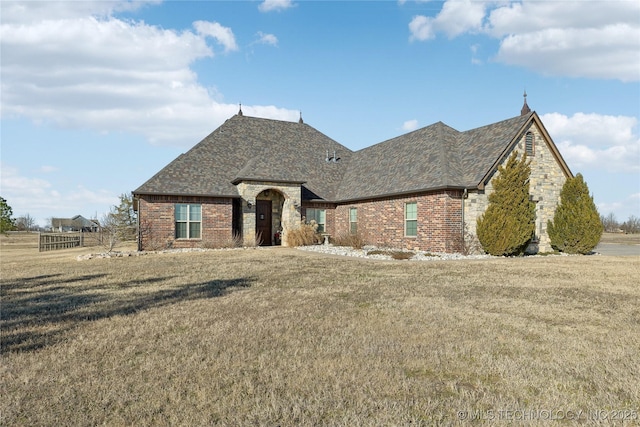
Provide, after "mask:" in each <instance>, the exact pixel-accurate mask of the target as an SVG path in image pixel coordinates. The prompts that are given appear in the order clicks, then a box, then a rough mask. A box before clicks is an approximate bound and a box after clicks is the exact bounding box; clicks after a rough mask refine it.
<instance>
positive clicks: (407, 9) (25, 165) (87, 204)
mask: <svg viewBox="0 0 640 427" xmlns="http://www.w3.org/2000/svg"><path fill="white" fill-rule="evenodd" d="M0 7H1V8H2V9H1V11H0V12H1V37H0V39H1V41H0V43H1V45H0V48H1V51H0V52H1V53H0V54H1V60H2V64H1V65H2V67H1V76H0V77H1V94H0V95H1V107H2V109H1V123H0V124H1V126H2V127H1V137H2V141H1V152H0V161H1V171H2V175H1V180H0V195H1V196H2V197H4V198H5V199H7V201H8V203H9V205H10V206H11V207H12V208H13V213H14V216H16V217H17V216H21V215H25V214H29V215H30V216H31V217H33V218H35V219H36V221H37V222H38V223H39V224H40V225H46V224H47V221H48V219H49V218H51V217H71V216H74V215H77V214H81V215H83V216H85V217H97V218H102V216H103V215H104V214H105V213H106V212H107V211H108V210H109V208H110V207H111V206H112V205H115V204H117V203H118V196H119V195H120V194H122V193H129V192H131V191H132V190H134V189H136V188H137V187H138V186H140V185H141V184H142V183H143V182H144V181H146V180H147V179H148V178H150V177H151V176H153V175H154V174H155V173H156V172H158V171H159V170H160V169H161V168H162V167H164V166H165V165H166V164H167V163H169V162H170V161H171V160H173V159H174V158H175V157H177V156H178V155H179V154H180V153H183V152H185V151H187V150H188V149H189V148H191V147H192V146H193V145H195V144H196V143H197V142H199V141H200V140H201V139H202V138H204V137H205V136H206V135H208V134H209V133H210V132H211V131H213V130H214V129H215V128H217V127H218V126H219V125H221V124H222V123H223V122H224V121H225V120H226V119H228V118H229V117H231V116H232V115H234V114H236V113H237V111H238V104H239V103H242V110H243V112H244V114H245V115H251V116H259V117H267V118H274V119H280V120H291V121H295V120H298V118H299V115H300V113H302V117H303V119H304V121H305V123H307V124H309V125H311V126H313V127H315V128H316V129H318V130H319V131H321V132H323V133H324V134H326V135H328V136H329V137H331V138H333V139H335V140H336V141H338V142H340V143H342V144H344V145H346V146H347V147H349V148H351V149H353V150H358V149H361V148H364V147H367V146H370V145H373V144H375V143H378V142H381V141H384V140H386V139H389V138H392V137H395V136H397V135H400V134H402V133H405V132H408V131H411V130H414V129H416V128H419V127H423V126H427V125H430V124H432V123H435V122H438V121H442V122H444V123H446V124H448V125H449V126H452V127H454V128H456V129H458V130H460V131H464V130H468V129H472V128H475V127H478V126H483V125H486V124H490V123H494V122H497V121H500V120H503V119H507V118H510V117H514V116H516V115H518V114H519V113H520V108H521V107H522V103H523V98H522V95H523V92H524V90H525V89H526V91H527V94H528V98H527V101H528V104H529V106H530V107H531V108H532V109H533V110H535V111H536V112H537V113H538V114H539V115H540V116H541V118H542V120H543V123H544V124H545V126H546V127H547V130H548V131H549V133H550V134H551V137H552V138H553V139H554V141H555V143H556V144H557V145H558V147H559V148H560V151H561V153H562V154H563V156H564V158H565V160H566V161H567V163H568V164H569V167H570V168H571V170H572V171H573V173H574V174H577V173H582V175H583V176H584V177H585V179H586V181H587V184H588V185H589V188H590V190H591V192H592V193H593V196H594V199H595V201H596V204H597V206H598V209H599V211H600V213H601V214H604V215H608V214H609V213H614V214H615V216H616V217H617V219H618V220H619V221H624V220H626V219H627V218H628V217H629V216H630V215H635V216H640V136H639V135H640V133H639V132H640V129H639V120H640V3H639V2H637V1H635V0H623V1H615V0H614V1H610V0H607V1H585V0H580V1H561V2H560V1H539V0H538V1H528V0H523V1H472V0H455V1H454V0H447V1H409V0H406V1H373V2H367V1H351V2H341V1H305V0H301V1H290V0H272V1H271V0H267V1H246V2H243V1H234V2H231V1H228V2H219V1H168V2H161V1H140V2H138V1H115V2H106V1H67V2H55V1H43V2H36V1H27V2H10V1H4V0H3V1H2V2H0ZM212 166H215V165H212Z"/></svg>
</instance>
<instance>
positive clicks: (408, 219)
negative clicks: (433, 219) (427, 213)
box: [404, 202, 418, 237]
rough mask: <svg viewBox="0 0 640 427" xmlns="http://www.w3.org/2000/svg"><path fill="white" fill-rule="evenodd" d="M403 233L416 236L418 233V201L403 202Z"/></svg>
mask: <svg viewBox="0 0 640 427" xmlns="http://www.w3.org/2000/svg"><path fill="white" fill-rule="evenodd" d="M404 235H405V236H407V237H416V236H417V235H418V203H417V202H408V203H405V204H404Z"/></svg>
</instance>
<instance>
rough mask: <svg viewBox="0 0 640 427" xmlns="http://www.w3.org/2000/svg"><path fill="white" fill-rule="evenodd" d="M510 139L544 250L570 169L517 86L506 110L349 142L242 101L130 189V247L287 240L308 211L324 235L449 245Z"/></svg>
mask: <svg viewBox="0 0 640 427" xmlns="http://www.w3.org/2000/svg"><path fill="white" fill-rule="evenodd" d="M525 96H526V95H525ZM514 150H517V151H518V152H519V153H524V152H527V154H528V156H529V158H530V159H531V179H530V183H531V189H530V191H531V195H532V198H533V200H534V201H535V202H536V215H537V217H536V218H537V219H536V235H535V236H534V238H533V239H532V245H531V249H532V250H534V251H536V250H543V251H546V250H549V249H550V245H549V238H548V236H547V232H546V224H547V220H548V219H550V218H552V217H553V214H554V211H555V208H556V205H557V204H558V199H559V194H560V190H561V188H562V186H563V184H564V182H565V180H566V179H567V178H568V177H571V176H573V175H572V173H571V171H570V170H569V167H568V166H567V164H566V163H565V161H564V160H563V158H562V155H561V154H560V152H559V151H558V148H557V147H556V145H555V144H554V142H553V140H552V139H551V137H550V135H549V134H548V132H547V130H546V129H545V127H544V125H543V123H542V121H541V120H540V117H539V116H538V115H537V114H536V113H535V112H532V111H531V110H530V109H529V107H528V105H527V103H526V97H525V102H524V106H523V108H522V111H521V114H520V115H519V116H516V117H513V118H510V119H507V120H503V121H500V122H497V123H493V124H490V125H487V126H483V127H480V128H477V129H472V130H468V131H464V132H460V131H458V130H456V129H453V128H451V127H449V126H447V125H446V124H444V123H442V122H438V123H435V124H432V125H430V126H427V127H424V128H422V129H418V130H416V131H413V132H410V133H407V134H404V135H401V136H399V137H396V138H393V139H390V140H387V141H384V142H381V143H379V144H376V145H373V146H371V147H368V148H365V149H362V150H359V151H355V152H354V151H351V150H350V149H348V148H347V147H345V146H343V145H341V144H340V143H338V142H336V141H334V140H333V139H331V138H329V137H327V136H326V135H324V134H322V133H321V132H319V131H318V130H316V129H314V128H313V127H311V126H309V125H307V124H305V123H304V122H303V121H302V118H301V119H300V121H299V122H298V123H295V122H285V121H278V120H269V119H261V118H255V117H247V116H244V115H243V114H242V109H240V111H239V113H238V114H237V115H235V116H233V117H231V118H230V119H228V120H227V121H226V122H225V123H224V124H222V125H221V126H220V127H219V128H218V129H216V130H214V131H213V132H212V133H211V134H210V135H209V136H207V137H206V138H204V139H203V140H202V141H201V142H200V143H198V144H197V145H195V146H194V147H193V148H192V149H191V150H189V151H188V152H187V153H184V154H182V155H180V156H179V157H178V158H176V159H175V160H173V161H172V162H171V163H169V164H168V165H167V166H165V167H164V168H163V169H162V170H160V171H159V172H158V173H157V174H155V175H154V176H153V177H151V178H150V179H149V180H148V181H147V182H145V183H144V184H142V185H141V186H140V187H138V188H137V189H136V190H135V191H134V192H133V195H134V199H135V201H136V203H135V205H136V206H137V209H138V217H139V220H140V223H141V230H143V232H142V233H141V236H140V239H139V244H140V248H141V249H145V248H149V247H151V246H152V245H151V244H152V242H153V243H154V244H155V245H157V244H158V242H162V245H167V246H172V247H194V246H199V245H202V244H203V243H208V244H210V245H215V244H216V243H221V242H225V241H227V242H228V241H230V240H231V238H232V236H233V235H236V236H241V237H242V239H244V241H245V242H251V241H252V240H255V237H256V235H258V236H261V238H262V244H264V245H271V244H275V243H278V239H277V238H278V237H279V236H280V234H281V236H282V242H283V244H285V245H286V242H287V232H288V231H289V230H291V229H294V228H296V227H299V224H300V221H301V219H303V218H306V220H311V219H313V220H315V221H316V222H317V223H318V224H319V228H320V230H321V231H322V232H324V233H327V234H330V235H333V236H336V235H345V234H348V233H358V234H359V235H361V236H362V237H363V239H364V240H365V241H366V242H368V243H371V244H377V245H387V246H391V247H397V248H400V247H403V248H412V249H416V248H417V249H422V250H427V251H434V252H457V251H460V250H461V249H462V246H463V238H464V237H463V236H467V235H473V234H474V233H475V225H476V218H477V217H478V216H479V215H481V214H482V213H483V212H484V210H485V209H486V207H487V205H488V201H487V195H488V194H489V193H491V192H492V191H493V190H492V185H491V179H492V178H493V177H494V176H495V174H496V172H497V170H498V166H499V165H501V164H504V163H505V162H506V159H507V158H508V157H509V155H510V154H511V153H512V152H513V151H514ZM279 233H280V234H279Z"/></svg>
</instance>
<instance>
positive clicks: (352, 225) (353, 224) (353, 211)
mask: <svg viewBox="0 0 640 427" xmlns="http://www.w3.org/2000/svg"><path fill="white" fill-rule="evenodd" d="M349 232H350V233H351V234H358V208H349Z"/></svg>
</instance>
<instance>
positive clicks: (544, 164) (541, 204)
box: [464, 124, 566, 252]
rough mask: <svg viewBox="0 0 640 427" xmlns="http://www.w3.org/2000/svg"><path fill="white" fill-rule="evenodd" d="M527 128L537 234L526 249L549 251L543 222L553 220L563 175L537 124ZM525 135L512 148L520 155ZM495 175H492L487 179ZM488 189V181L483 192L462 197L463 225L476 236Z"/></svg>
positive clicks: (563, 180) (522, 151)
mask: <svg viewBox="0 0 640 427" xmlns="http://www.w3.org/2000/svg"><path fill="white" fill-rule="evenodd" d="M529 131H530V132H532V133H533V136H534V151H533V156H529V159H530V160H531V176H530V180H529V181H530V187H529V192H530V194H531V196H532V197H533V200H534V201H535V202H536V236H537V237H538V242H537V243H534V244H532V245H530V246H529V248H528V249H527V251H528V252H549V251H552V248H551V244H550V241H549V235H548V234H547V221H548V220H550V219H551V220H552V219H553V216H554V214H555V210H556V206H557V205H558V203H559V201H560V191H561V190H562V186H563V185H564V182H565V181H566V176H565V174H564V172H563V170H562V168H561V167H560V165H559V164H558V162H557V161H556V158H555V156H554V155H553V153H552V152H551V149H550V148H549V144H548V143H547V141H546V140H545V139H544V137H543V135H542V133H541V132H540V129H538V127H537V125H535V124H533V125H532V126H531V128H530V129H529ZM525 135H526V132H525V134H524V135H523V136H522V138H521V139H520V141H518V144H517V145H516V147H515V148H514V149H515V150H517V151H518V153H520V155H522V153H524V151H525V146H524V144H525V138H526V136H525ZM510 155H511V153H509V154H508V155H507V156H506V157H505V160H504V162H503V163H502V166H504V165H505V164H506V163H507V160H508V158H509V156H510ZM496 174H497V172H496ZM495 176H496V175H494V176H492V177H491V179H493V178H494V177H495ZM492 192H493V185H492V184H491V182H488V183H487V185H486V186H485V190H484V192H477V191H473V192H472V191H470V192H469V195H468V198H467V199H465V203H464V216H465V224H466V226H467V230H466V231H467V233H468V234H470V235H472V236H475V235H476V218H478V216H480V215H481V214H482V213H483V212H484V211H485V210H486V209H487V206H488V205H489V201H488V195H489V194H491V193H492Z"/></svg>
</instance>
